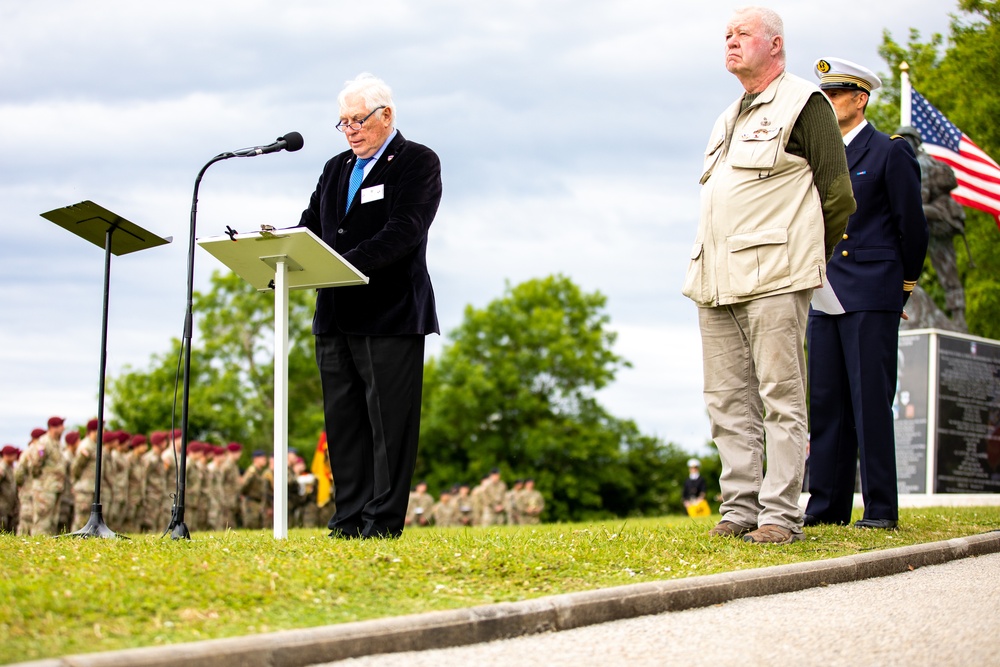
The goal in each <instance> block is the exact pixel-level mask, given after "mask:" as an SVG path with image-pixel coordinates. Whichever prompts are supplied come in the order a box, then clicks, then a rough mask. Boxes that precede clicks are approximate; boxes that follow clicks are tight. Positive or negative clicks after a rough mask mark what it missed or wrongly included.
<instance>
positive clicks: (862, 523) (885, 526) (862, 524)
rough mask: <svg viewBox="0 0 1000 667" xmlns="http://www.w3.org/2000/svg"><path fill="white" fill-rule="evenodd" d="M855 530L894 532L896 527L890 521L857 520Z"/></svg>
mask: <svg viewBox="0 0 1000 667" xmlns="http://www.w3.org/2000/svg"><path fill="white" fill-rule="evenodd" d="M854 527H855V528H878V529H879V530H896V528H897V527H898V526H897V524H896V522H895V521H893V520H892V519H858V520H857V521H855V522H854Z"/></svg>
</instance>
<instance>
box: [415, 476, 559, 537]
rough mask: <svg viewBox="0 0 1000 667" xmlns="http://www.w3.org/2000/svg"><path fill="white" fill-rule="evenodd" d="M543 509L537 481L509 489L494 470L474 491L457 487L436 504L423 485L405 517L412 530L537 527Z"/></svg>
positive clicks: (463, 486)
mask: <svg viewBox="0 0 1000 667" xmlns="http://www.w3.org/2000/svg"><path fill="white" fill-rule="evenodd" d="M544 509H545V499H544V498H543V496H542V494H541V493H540V492H539V491H538V490H537V489H536V488H535V480H534V479H523V480H517V481H515V482H514V484H513V485H512V486H511V487H510V489H508V488H507V484H506V483H505V482H504V481H503V479H502V477H501V474H500V471H499V470H498V469H493V470H491V471H490V474H489V475H487V476H485V477H484V478H483V479H482V481H481V482H480V483H479V484H478V485H477V486H476V487H475V488H473V489H470V488H469V486H468V485H465V484H456V485H454V486H453V487H451V488H449V489H446V490H444V491H442V492H441V496H440V498H439V499H438V500H437V502H434V500H433V497H432V496H431V495H430V494H428V493H427V485H426V484H425V483H423V482H421V483H420V484H418V485H417V486H416V487H415V488H414V489H413V492H412V493H411V494H410V504H409V507H408V508H407V513H406V515H407V525H412V526H427V525H435V526H499V525H523V524H529V525H534V524H538V523H540V521H541V515H542V512H543V511H544Z"/></svg>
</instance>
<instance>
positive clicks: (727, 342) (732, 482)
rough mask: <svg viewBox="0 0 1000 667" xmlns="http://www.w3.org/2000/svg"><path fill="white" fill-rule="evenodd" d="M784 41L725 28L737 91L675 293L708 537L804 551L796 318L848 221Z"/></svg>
mask: <svg viewBox="0 0 1000 667" xmlns="http://www.w3.org/2000/svg"><path fill="white" fill-rule="evenodd" d="M783 33H784V29H783V26H782V22H781V18H780V17H779V16H778V15H777V14H775V13H774V12H773V11H771V10H769V9H765V8H762V7H749V8H745V9H741V10H737V11H736V13H735V14H734V15H733V17H732V18H731V20H730V21H729V23H728V25H727V27H726V39H725V43H726V49H725V62H726V69H727V70H729V71H730V72H731V73H733V74H734V75H736V78H738V79H739V81H740V83H741V84H742V85H743V88H744V92H743V94H741V95H740V97H739V99H737V100H736V101H735V102H734V103H733V104H732V105H730V107H729V108H728V109H727V110H726V111H724V112H723V114H722V115H721V116H720V117H719V119H718V120H717V121H716V123H715V127H714V128H713V130H712V134H711V137H710V140H709V145H708V149H707V151H706V153H705V166H704V171H703V173H702V177H701V183H702V206H701V219H700V222H699V225H698V232H697V236H696V238H695V245H694V249H693V250H692V252H691V261H690V264H689V266H688V271H687V276H686V278H685V284H684V289H683V291H684V294H685V295H686V296H688V297H689V298H691V299H692V300H693V301H695V303H696V304H697V305H698V306H699V308H698V319H699V325H700V328H701V338H702V351H703V353H702V356H703V366H704V369H703V370H704V376H705V388H704V397H705V404H706V406H707V408H708V413H709V418H710V421H711V427H712V438H713V439H714V440H715V443H716V445H717V446H718V448H719V454H720V456H721V458H722V475H721V477H720V479H719V483H720V486H721V488H722V498H723V502H722V506H721V507H720V512H721V514H722V520H721V521H720V522H719V523H718V525H716V526H715V528H713V529H712V530H711V531H710V534H711V535H713V536H727V537H728V536H741V537H742V538H743V539H744V540H746V541H748V542H756V543H769V544H788V543H790V542H794V541H797V540H801V539H802V538H803V534H802V511H801V510H800V509H799V506H798V498H799V493H800V491H801V489H802V475H803V470H804V466H805V446H806V433H807V428H806V391H805V388H806V364H805V356H804V353H803V343H804V339H805V331H806V314H807V312H808V308H809V299H810V297H811V295H812V291H813V289H814V288H816V287H819V286H820V285H821V284H822V283H823V279H824V267H825V266H826V262H827V260H828V259H829V257H830V254H831V253H832V251H833V247H834V245H836V243H837V241H838V240H839V239H840V237H841V235H842V234H843V233H844V227H845V226H846V225H847V218H848V216H849V215H850V214H851V212H853V210H854V199H853V197H852V195H851V181H850V178H849V176H848V173H847V161H846V159H845V157H844V148H843V142H842V141H841V138H840V130H839V129H838V127H837V119H836V117H835V115H834V113H833V108H832V107H831V105H830V102H829V101H828V100H827V99H826V97H825V96H824V95H823V93H822V92H820V90H819V88H817V87H816V86H814V85H813V84H811V83H809V82H807V81H804V80H803V79H800V78H798V77H795V76H792V75H790V74H788V73H786V72H785V40H784V34H783ZM765 454H766V456H765ZM765 458H766V461H767V472H766V474H765V464H764V461H765Z"/></svg>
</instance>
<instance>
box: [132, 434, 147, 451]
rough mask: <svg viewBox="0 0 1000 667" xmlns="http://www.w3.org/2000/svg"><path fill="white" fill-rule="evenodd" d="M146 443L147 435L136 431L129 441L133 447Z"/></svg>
mask: <svg viewBox="0 0 1000 667" xmlns="http://www.w3.org/2000/svg"><path fill="white" fill-rule="evenodd" d="M145 444H146V436H144V435H142V434H141V433H136V434H135V435H133V436H132V440H131V441H130V442H129V446H130V447H132V448H133V449H134V448H136V447H140V446H142V445H145Z"/></svg>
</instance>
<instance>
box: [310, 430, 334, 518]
mask: <svg viewBox="0 0 1000 667" xmlns="http://www.w3.org/2000/svg"><path fill="white" fill-rule="evenodd" d="M311 470H312V474H314V475H316V480H317V487H316V504H317V505H319V506H320V507H323V506H324V505H326V504H327V503H328V502H330V492H331V490H332V489H333V472H332V471H331V470H330V457H329V456H327V454H326V431H323V432H322V433H320V434H319V442H318V443H316V453H315V454H314V455H313V462H312V469H311Z"/></svg>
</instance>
